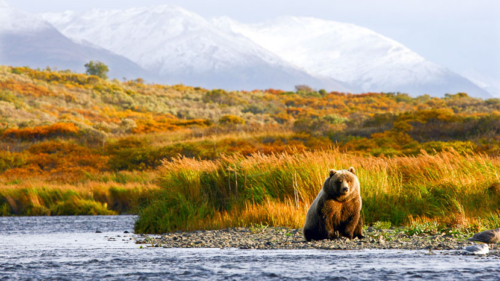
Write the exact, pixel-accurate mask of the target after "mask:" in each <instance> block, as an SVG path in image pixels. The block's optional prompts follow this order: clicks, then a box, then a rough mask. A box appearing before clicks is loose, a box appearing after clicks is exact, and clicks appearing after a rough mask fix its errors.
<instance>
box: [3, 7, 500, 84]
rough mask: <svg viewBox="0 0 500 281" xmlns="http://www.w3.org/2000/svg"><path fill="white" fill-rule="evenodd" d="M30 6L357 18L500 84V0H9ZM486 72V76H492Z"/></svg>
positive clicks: (252, 18)
mask: <svg viewBox="0 0 500 281" xmlns="http://www.w3.org/2000/svg"><path fill="white" fill-rule="evenodd" d="M7 2H8V3H9V4H10V5H12V6H14V7H17V8H19V9H22V10H25V11H30V12H36V13H39V12H40V13H41V12H61V11H65V10H74V11H86V10H89V9H92V8H99V9H122V8H130V7H138V6H152V5H159V4H172V5H176V6H180V7H183V8H185V9H188V10H190V11H193V12H195V13H197V14H199V15H201V16H203V17H205V18H207V19H209V18H212V17H219V16H228V17H230V18H233V19H235V20H238V21H241V22H245V23H252V22H260V21H264V20H266V19H271V18H274V17H277V16H282V15H293V16H311V17H316V18H322V19H328V20H335V21H340V22H348V23H354V24H357V25H360V26H363V27H367V28H369V29H372V30H374V31H376V32H378V33H380V34H382V35H384V36H387V37H389V38H392V39H394V40H396V41H398V42H400V43H402V44H404V45H405V46H407V47H409V48H410V49H412V50H413V51H415V52H417V53H418V54H420V55H422V56H423V57H425V58H426V59H429V60H430V61H433V62H435V63H438V64H441V65H443V66H445V67H447V68H449V69H450V70H452V71H455V72H458V73H460V74H468V73H469V76H471V75H470V73H473V72H477V74H479V75H481V76H489V79H490V80H491V79H492V78H496V79H497V82H498V83H499V85H500V0H474V1H469V0H418V1H417V0H377V1H373V0H350V1H346V0H340V1H337V0H300V1H299V0H253V1H241V0H209V1H206V0H140V1H137V0H71V1H68V0H47V1H39V0H7ZM487 79H488V78H485V79H484V80H487Z"/></svg>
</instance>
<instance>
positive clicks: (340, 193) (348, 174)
mask: <svg viewBox="0 0 500 281" xmlns="http://www.w3.org/2000/svg"><path fill="white" fill-rule="evenodd" d="M355 173H356V171H355V170H354V168H353V167H350V168H349V169H347V170H339V171H335V170H333V169H332V170H330V177H328V178H327V179H326V181H325V184H324V185H323V190H324V191H325V192H326V194H328V196H329V197H331V198H333V199H335V200H337V201H346V200H349V199H351V198H354V197H357V196H358V194H359V181H358V177H356V174H355Z"/></svg>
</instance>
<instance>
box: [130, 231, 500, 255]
mask: <svg viewBox="0 0 500 281" xmlns="http://www.w3.org/2000/svg"><path fill="white" fill-rule="evenodd" d="M363 234H364V235H365V237H364V238H363V239H358V238H354V239H352V240H350V239H347V238H340V239H336V240H320V241H311V242H307V241H305V239H304V236H303V235H302V229H290V228H284V227H263V228H246V227H235V228H227V229H221V230H199V231H192V232H181V231H177V232H172V233H166V234H162V235H140V236H138V237H137V238H136V243H137V244H147V246H149V247H163V248H221V249H223V248H239V249H262V250H271V249H291V250H298V249H322V250H364V249H395V250H428V251H429V254H432V253H433V251H434V250H454V251H453V252H455V253H461V252H462V250H463V248H464V247H465V246H469V245H472V244H473V243H472V242H469V241H465V239H466V238H468V237H467V235H465V234H446V233H441V234H436V235H429V234H422V235H413V236H408V235H406V234H405V233H404V232H401V231H398V230H395V229H387V230H386V229H383V230H379V229H374V228H372V227H369V228H368V229H367V230H365V231H364V233H363ZM498 248H500V245H495V246H494V247H493V249H490V253H489V254H488V255H493V256H499V257H500V251H499V250H498Z"/></svg>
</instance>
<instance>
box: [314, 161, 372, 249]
mask: <svg viewBox="0 0 500 281" xmlns="http://www.w3.org/2000/svg"><path fill="white" fill-rule="evenodd" d="M361 204H362V203H361V195H360V186H359V181H358V177H356V175H355V170H354V168H353V167H351V168H349V169H348V170H341V171H335V170H330V176H329V177H328V178H327V179H326V180H325V183H324V184H323V189H322V190H321V191H320V192H319V194H318V196H317V197H316V199H314V201H313V203H312V204H311V207H310V208H309V211H307V217H306V223H305V225H304V237H305V239H306V240H307V241H311V240H322V239H335V238H339V237H341V236H344V237H347V238H349V239H353V238H354V237H358V238H363V221H362V219H361V214H360V212H361Z"/></svg>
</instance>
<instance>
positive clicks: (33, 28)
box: [0, 1, 155, 79]
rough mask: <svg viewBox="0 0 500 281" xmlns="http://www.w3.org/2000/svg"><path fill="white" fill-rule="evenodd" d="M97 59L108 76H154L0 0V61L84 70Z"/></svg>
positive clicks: (147, 77)
mask: <svg viewBox="0 0 500 281" xmlns="http://www.w3.org/2000/svg"><path fill="white" fill-rule="evenodd" d="M90 60H99V61H102V62H104V63H106V64H107V65H108V66H109V69H110V72H109V75H110V77H114V78H120V79H121V78H122V77H127V78H137V77H142V78H144V79H153V78H154V77H155V76H154V75H152V74H150V73H148V72H147V71H145V70H144V69H142V68H141V67H140V66H138V65H137V64H136V63H134V62H132V61H131V60H129V59H127V58H125V57H122V56H119V55H116V54H113V53H111V52H109V51H107V50H104V49H102V48H94V47H90V46H84V45H81V44H77V43H75V42H73V41H72V40H70V39H68V38H67V37H65V36H64V35H62V34H61V33H60V32H59V31H57V29H55V28H54V27H53V26H52V25H51V24H50V23H48V22H46V21H45V20H43V19H42V18H41V17H39V16H36V15H32V14H29V13H26V12H23V11H20V10H18V9H15V8H12V7H10V6H9V5H8V4H7V3H6V2H4V1H0V64H4V65H12V66H31V67H39V68H45V67H47V66H50V67H57V68H59V69H72V70H75V71H78V72H84V70H85V68H84V64H85V63H87V62H89V61H90Z"/></svg>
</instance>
